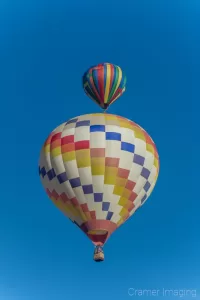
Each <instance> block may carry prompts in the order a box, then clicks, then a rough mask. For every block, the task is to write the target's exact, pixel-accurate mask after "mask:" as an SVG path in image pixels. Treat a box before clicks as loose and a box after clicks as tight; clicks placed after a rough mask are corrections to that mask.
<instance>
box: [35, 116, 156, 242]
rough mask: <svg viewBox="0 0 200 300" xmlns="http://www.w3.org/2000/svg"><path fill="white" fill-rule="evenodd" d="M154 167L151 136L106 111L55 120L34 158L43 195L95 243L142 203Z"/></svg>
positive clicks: (152, 181) (150, 186)
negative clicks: (59, 122)
mask: <svg viewBox="0 0 200 300" xmlns="http://www.w3.org/2000/svg"><path fill="white" fill-rule="evenodd" d="M158 172H159V159H158V153H157V150H156V147H155V144H154V142H153V141H152V139H151V138H150V136H149V135H148V134H147V133H146V132H145V131H144V130H143V129H142V128H141V127H140V126H138V125H137V124H136V123H134V122H131V121H129V120H127V119H125V118H122V117H119V116H116V115H109V114H88V115H83V116H79V117H76V118H73V119H71V120H69V121H68V122H66V123H63V124H61V125H60V126H58V127H57V128H56V129H55V130H54V131H53V132H52V133H51V134H50V135H49V137H48V138H47V140H46V142H45V144H44V146H43V148H42V150H41V156H40V162H39V173H40V177H41V181H42V184H43V186H44V188H45V190H46V192H47V194H48V196H49V197H50V198H51V200H52V201H53V202H54V204H55V205H56V206H57V207H58V208H59V209H60V210H61V211H62V212H63V213H64V214H65V215H66V216H67V217H69V218H70V219H71V220H72V221H73V222H74V223H75V224H76V225H77V226H78V227H79V228H80V229H82V230H83V231H84V232H85V233H86V235H87V236H88V237H89V238H90V239H91V241H92V242H93V243H94V244H95V245H103V244H104V243H105V242H106V240H107V239H108V238H109V236H110V235H111V234H112V233H113V232H114V231H115V230H116V229H117V228H118V227H119V226H120V225H121V224H123V223H124V222H125V221H126V220H127V219H128V218H129V217H130V216H132V215H133V214H134V212H135V211H136V210H137V209H138V208H139V207H140V206H141V205H143V204H144V202H145V201H146V200H147V198H148V197H149V195H150V194H151V192H152V190H153V188H154V186H155V183H156V180H157V177H158Z"/></svg>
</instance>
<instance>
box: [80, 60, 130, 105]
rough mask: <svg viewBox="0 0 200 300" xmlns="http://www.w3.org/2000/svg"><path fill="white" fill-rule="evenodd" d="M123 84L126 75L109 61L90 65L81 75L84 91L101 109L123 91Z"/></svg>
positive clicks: (124, 83)
mask: <svg viewBox="0 0 200 300" xmlns="http://www.w3.org/2000/svg"><path fill="white" fill-rule="evenodd" d="M125 85H126V76H125V75H124V74H123V72H122V70H121V68H120V67H118V66H116V65H113V64H110V63H103V64H99V65H97V66H94V67H91V68H90V69H89V70H88V71H87V72H85V74H84V76H83V88H84V91H85V93H86V94H87V95H88V96H89V97H90V98H91V99H92V100H94V101H95V102H96V103H97V104H98V105H99V106H100V107H102V108H103V109H107V108H108V106H109V105H111V103H113V102H114V101H115V100H116V99H118V98H119V97H120V96H121V95H122V94H123V93H124V91H125Z"/></svg>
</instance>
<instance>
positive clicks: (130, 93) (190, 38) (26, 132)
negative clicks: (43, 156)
mask: <svg viewBox="0 0 200 300" xmlns="http://www.w3.org/2000/svg"><path fill="white" fill-rule="evenodd" d="M199 14H200V3H199V1H198V0H193V1H189V0H188V1H186V0H182V1H180V0H176V1H175V0H173V1H172V0H162V1H161V0H160V1H159V0H154V1H149V0H140V1H139V0H129V1H128V0H124V1H119V0H116V1H111V0H107V1H105V0H101V1H89V0H85V1H80V0H79V1H77V0H74V1H70V2H69V1H62V0H58V1H51V0H50V1H48V3H47V1H44V0H40V1H39V0H35V1H32V0H31V1H25V0H20V1H11V0H7V1H5V0H2V1H1V2H0V99H1V100H0V103H1V118H0V125H1V148H0V154H1V198H0V241H1V242H0V243H1V244H0V299H5V300H18V299H20V300H23V299H25V300H29V299H30V300H40V299H41V300H46V299H47V300H57V299H58V300H65V299H66V300H68V299H73V300H80V299H87V300H92V299H94V298H95V299H96V300H100V299H105V300H106V299H115V300H122V299H129V298H131V299H133V298H140V299H144V298H145V297H141V296H133V297H130V296H129V295H128V289H129V288H135V289H162V288H165V289H170V288H171V289H196V290H197V294H198V295H200V260H199V253H200V238H199V228H200V221H199V209H200V199H199V191H198V186H199V167H200V166H199V165H200V164H199V151H200V142H199V130H198V126H199V110H200V105H199V99H200V91H199V80H200V71H199V70H200V56H199V53H200V35H199V28H200V20H199ZM104 61H106V62H112V63H115V64H118V65H120V66H121V67H122V69H123V70H124V71H125V72H126V74H127V79H128V82H127V91H126V93H125V94H124V96H123V97H122V98H121V99H120V100H118V101H116V102H115V103H114V104H113V106H112V107H111V108H110V111H109V112H110V113H114V114H119V115H122V116H124V117H127V118H129V119H132V120H133V121H135V122H137V123H139V124H140V125H141V126H142V127H143V128H145V129H146V130H147V132H148V133H149V134H150V135H151V136H152V138H153V139H154V141H155V143H156V145H157V148H158V151H159V155H160V161H161V169H160V176H159V179H158V182H157V185H156V188H155V190H154V192H153V194H152V195H151V197H150V198H149V200H148V201H147V202H146V204H145V205H144V206H143V207H142V208H141V209H140V210H138V211H137V213H136V214H135V215H134V216H133V218H132V219H130V220H129V221H128V222H127V223H126V224H124V225H123V226H122V227H120V228H119V230H118V231H116V232H115V233H114V235H113V236H112V237H111V238H110V240H109V241H108V243H107V244H106V246H105V257H106V260H105V262H104V263H100V264H96V263H94V262H93V260H92V256H93V246H92V244H91V243H90V241H89V240H88V239H87V238H86V237H85V236H84V234H83V233H82V232H79V230H78V228H77V227H75V226H74V225H73V224H72V223H71V222H70V221H68V220H67V219H66V218H65V217H64V216H63V215H62V214H61V213H60V212H59V211H58V210H57V209H56V208H55V207H54V206H53V204H52V203H51V201H50V200H49V199H48V198H47V196H46V195H45V192H44V191H43V188H42V186H41V183H40V179H39V176H38V159H39V152H40V148H41V146H42V143H43V142H44V140H45V139H46V137H47V135H48V134H49V133H50V131H51V130H52V129H54V128H55V127H56V126H58V125H59V124H60V123H62V122H64V121H65V120H68V119H69V118H71V117H74V116H77V115H80V114H84V113H93V112H99V111H100V110H99V108H98V107H97V106H96V105H95V104H94V103H93V102H92V101H91V100H90V99H87V97H86V96H85V95H84V93H83V90H82V86H81V76H82V74H83V72H84V71H85V70H86V69H87V68H88V67H89V66H90V65H95V64H98V63H101V62H104ZM198 297H200V296H198ZM198 297H197V299H198ZM154 298H155V297H154ZM174 298H175V299H176V298H178V297H175V296H174V297H168V299H174ZM156 299H163V296H161V295H160V296H157V297H156ZM184 299H191V296H187V297H185V298H184Z"/></svg>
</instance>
